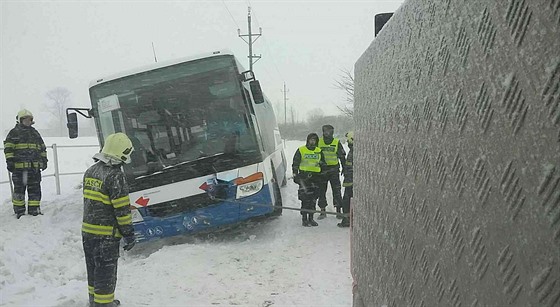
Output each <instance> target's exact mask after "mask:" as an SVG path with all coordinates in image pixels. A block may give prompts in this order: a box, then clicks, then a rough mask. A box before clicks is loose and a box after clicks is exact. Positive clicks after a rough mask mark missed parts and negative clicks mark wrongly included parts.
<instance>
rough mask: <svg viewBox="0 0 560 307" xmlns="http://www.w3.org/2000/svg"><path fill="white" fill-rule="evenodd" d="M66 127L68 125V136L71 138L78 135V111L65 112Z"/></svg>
mask: <svg viewBox="0 0 560 307" xmlns="http://www.w3.org/2000/svg"><path fill="white" fill-rule="evenodd" d="M66 122H67V123H66V127H68V136H69V137H70V138H71V139H75V138H77V137H78V113H68V114H66Z"/></svg>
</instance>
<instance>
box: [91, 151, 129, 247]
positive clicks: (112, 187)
mask: <svg viewBox="0 0 560 307" xmlns="http://www.w3.org/2000/svg"><path fill="white" fill-rule="evenodd" d="M83 194H84V218H83V223H82V232H84V233H88V234H92V235H99V236H112V237H117V238H120V237H122V236H125V237H128V236H132V235H133V234H134V228H133V227H132V215H131V212H130V198H129V196H128V184H127V183H126V179H125V176H124V173H123V172H122V171H121V169H120V167H118V166H110V165H107V164H105V163H103V162H101V161H98V162H97V163H95V164H94V165H92V166H91V167H90V168H88V170H87V171H86V173H85V174H84V180H83Z"/></svg>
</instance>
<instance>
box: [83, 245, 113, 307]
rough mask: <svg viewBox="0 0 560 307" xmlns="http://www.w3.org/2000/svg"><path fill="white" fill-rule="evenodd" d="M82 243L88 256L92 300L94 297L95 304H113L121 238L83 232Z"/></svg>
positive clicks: (87, 267)
mask: <svg viewBox="0 0 560 307" xmlns="http://www.w3.org/2000/svg"><path fill="white" fill-rule="evenodd" d="M82 244H83V246H84V254H85V258H86V269H87V279H88V293H89V296H90V302H91V298H93V302H94V304H93V306H106V305H110V306H112V305H111V304H112V303H113V300H114V299H115V288H116V286H117V263H118V260H119V240H118V239H116V238H108V237H101V236H95V235H90V234H82Z"/></svg>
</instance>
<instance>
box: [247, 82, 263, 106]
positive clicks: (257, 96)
mask: <svg viewBox="0 0 560 307" xmlns="http://www.w3.org/2000/svg"><path fill="white" fill-rule="evenodd" d="M249 86H250V87H251V93H252V94H253V99H254V100H255V103H256V104H259V103H263V102H264V95H263V92H262V89H261V84H260V83H259V81H257V80H254V81H251V82H249Z"/></svg>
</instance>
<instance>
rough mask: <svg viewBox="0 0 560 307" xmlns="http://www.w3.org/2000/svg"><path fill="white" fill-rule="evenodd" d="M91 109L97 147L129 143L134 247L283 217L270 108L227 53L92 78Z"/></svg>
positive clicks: (281, 168) (72, 122)
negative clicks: (114, 138) (111, 139)
mask: <svg viewBox="0 0 560 307" xmlns="http://www.w3.org/2000/svg"><path fill="white" fill-rule="evenodd" d="M89 94H90V99H91V109H88V108H68V109H67V111H66V113H67V119H68V129H69V134H70V138H75V137H77V131H78V120H77V114H78V113H79V114H81V115H83V116H85V117H88V118H93V119H94V121H95V126H96V130H97V136H98V139H99V143H100V146H101V147H102V146H103V142H104V140H105V138H106V137H107V136H108V135H110V134H112V133H116V132H123V133H125V134H126V135H128V137H129V138H130V139H131V141H132V143H133V146H134V151H133V153H132V155H131V163H130V164H125V165H124V166H123V169H124V173H125V174H126V177H127V181H128V183H129V186H130V201H131V208H132V216H133V224H134V229H135V233H136V237H137V241H138V242H142V241H147V240H152V239H156V238H164V237H171V236H175V235H180V234H188V233H198V232H201V231H213V230H216V229H219V228H224V227H226V226H231V225H234V224H237V223H240V222H242V221H246V220H249V219H252V218H256V217H263V216H275V215H276V216H277V215H281V213H282V197H281V194H280V186H284V185H285V184H286V180H287V178H286V158H285V154H284V151H283V144H282V139H281V135H280V131H279V129H278V125H277V123H276V117H275V114H274V110H273V108H272V104H271V103H270V101H269V100H268V99H267V97H266V96H265V95H264V94H263V93H262V90H261V86H260V83H259V81H258V80H256V79H255V75H254V73H253V72H252V71H245V70H244V69H243V68H242V66H241V65H240V63H239V61H238V60H237V59H236V57H235V56H234V55H233V54H232V53H231V52H229V51H227V50H221V51H216V52H212V53H210V54H204V55H199V56H195V57H191V58H184V59H179V60H174V61H168V62H158V63H154V64H151V65H150V66H147V67H143V68H140V69H135V70H132V71H128V72H125V73H120V74H116V75H112V76H108V77H104V78H99V79H96V80H95V81H92V82H91V84H90V87H89Z"/></svg>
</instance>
